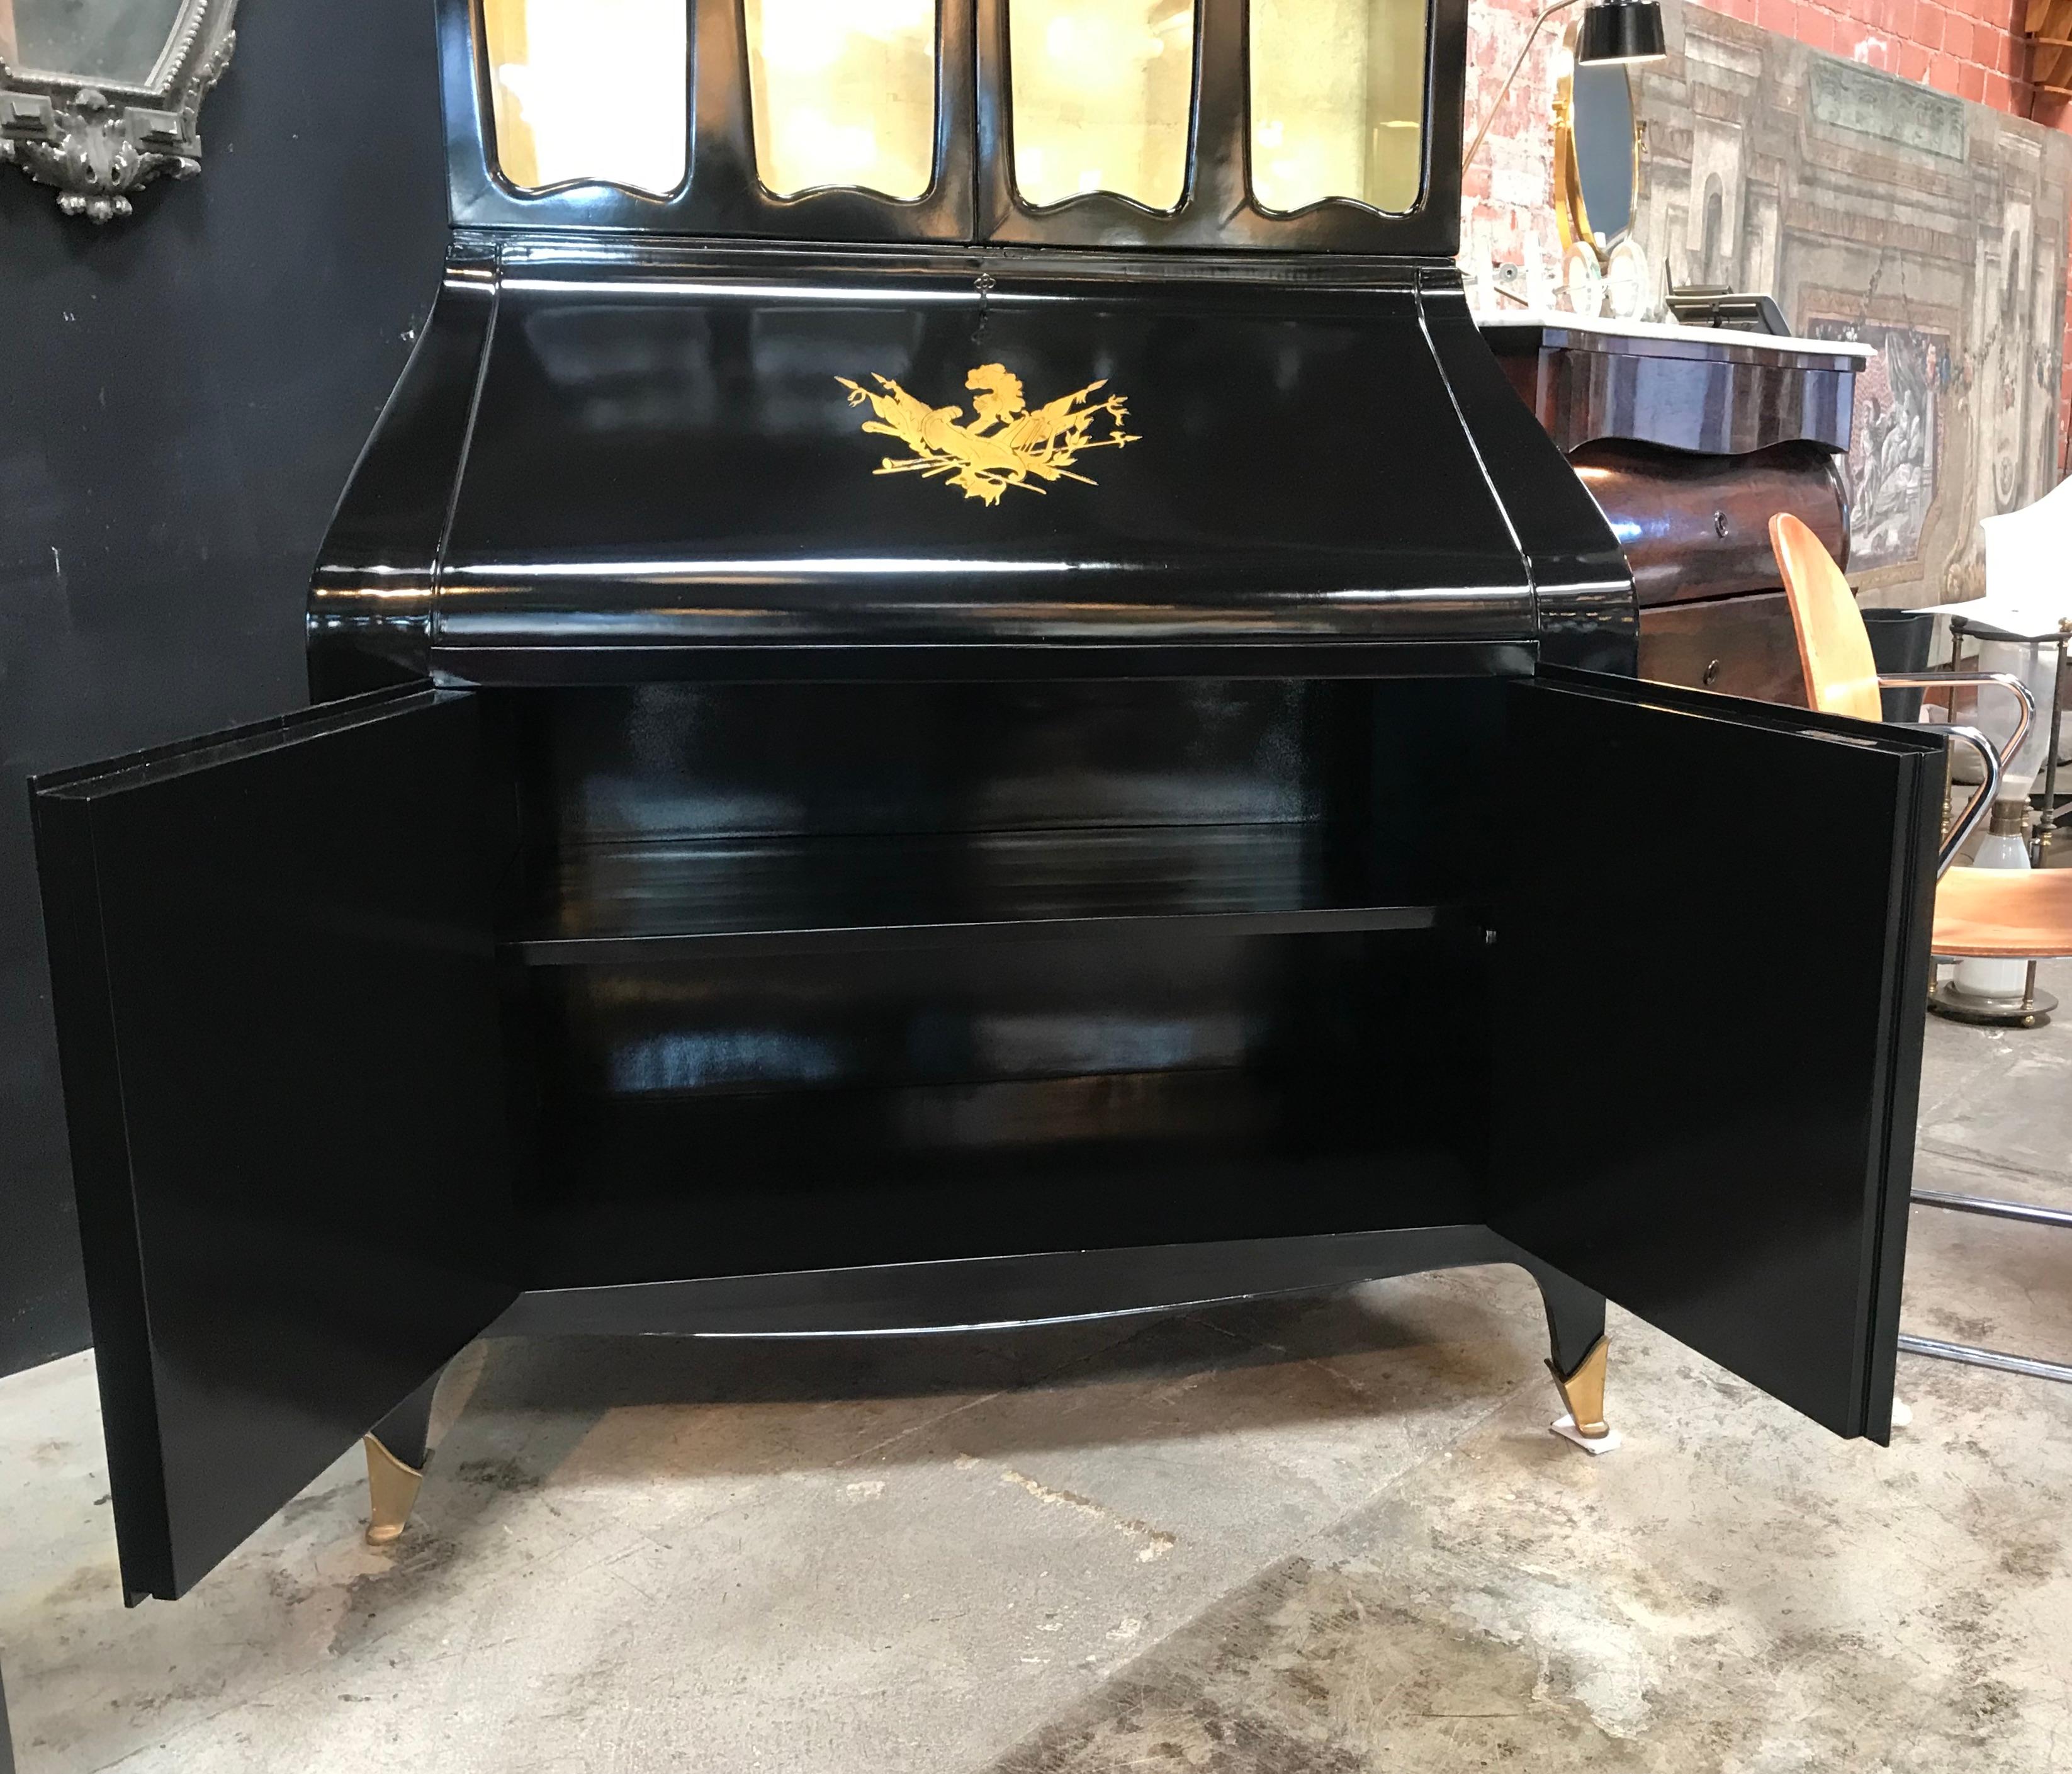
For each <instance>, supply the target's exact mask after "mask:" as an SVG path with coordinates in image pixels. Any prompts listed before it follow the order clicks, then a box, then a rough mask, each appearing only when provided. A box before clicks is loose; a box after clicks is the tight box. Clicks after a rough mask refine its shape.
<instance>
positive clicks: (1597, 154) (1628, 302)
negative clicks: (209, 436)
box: [1554, 62, 1648, 320]
mask: <svg viewBox="0 0 2072 1774" xmlns="http://www.w3.org/2000/svg"><path fill="white" fill-rule="evenodd" d="M1640 150H1641V131H1640V125H1639V123H1638V120H1637V119H1636V117H1635V116H1634V95H1633V82H1632V80H1631V78H1630V76H1629V74H1628V72H1627V70H1626V67H1625V65H1624V64H1622V63H1617V62H1613V63H1591V62H1581V63H1578V64H1576V66H1575V67H1574V68H1573V69H1572V71H1571V72H1569V74H1568V76H1567V77H1566V78H1565V79H1564V80H1562V81H1561V83H1560V88H1559V89H1558V90H1557V92H1556V97H1555V107H1554V209H1555V218H1556V223H1557V224H1558V225H1559V226H1560V231H1561V245H1562V249H1563V257H1562V266H1561V270H1562V286H1563V288H1564V290H1566V291H1567V293H1568V305H1569V307H1571V308H1572V309H1573V310H1575V311H1577V313H1579V314H1590V315H1599V314H1605V313H1609V315H1611V316H1612V317H1613V318H1614V319H1621V320H1630V319H1634V318H1635V317H1636V316H1637V315H1638V314H1639V313H1640V311H1641V310H1642V308H1643V307H1646V303H1647V297H1648V290H1647V287H1646V284H1647V263H1646V258H1645V257H1644V255H1643V254H1642V252H1641V250H1640V248H1639V245H1638V243H1637V242H1635V241H1633V240H1632V239H1631V238H1630V234H1631V231H1632V228H1633V204H1634V191H1635V190H1636V188H1637V187H1638V184H1639V181H1640Z"/></svg>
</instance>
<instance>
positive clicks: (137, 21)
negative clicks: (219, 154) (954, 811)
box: [0, 0, 180, 86]
mask: <svg viewBox="0 0 2072 1774" xmlns="http://www.w3.org/2000/svg"><path fill="white" fill-rule="evenodd" d="M179 13H180V0H13V5H12V7H11V9H10V6H9V4H8V0H0V60H4V61H5V62H6V63H7V64H8V65H9V66H10V67H12V68H23V69H31V70H33V71H34V72H37V73H39V74H70V75H72V76H76V78H78V79H80V80H106V81H107V82H108V83H109V84H110V85H115V86H143V85H146V84H149V83H150V78H151V71H152V70H153V69H154V68H156V67H157V66H158V56H159V54H160V52H161V51H163V49H164V48H165V47H166V39H167V38H168V37H170V36H171V35H172V31H173V23H174V21H175V19H178V18H179Z"/></svg>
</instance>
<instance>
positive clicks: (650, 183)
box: [483, 0, 691, 196]
mask: <svg viewBox="0 0 2072 1774" xmlns="http://www.w3.org/2000/svg"><path fill="white" fill-rule="evenodd" d="M690 3H691V0H483V35H484V37H485V38H486V39H487V47H488V50H489V75H490V96H491V100H492V101H493V102H494V104H495V121H496V160H497V164H498V166H499V167H500V168H501V169H502V171H503V173H504V177H505V178H506V179H509V180H510V181H511V183H512V184H514V185H516V186H518V187H520V189H522V190H528V191H537V190H540V189H541V188H543V187H546V186H549V185H559V184H565V183H567V182H568V181H569V180H570V179H589V180H596V181H599V182H602V183H607V184H614V185H626V186H629V187H631V188H632V189H634V190H635V191H653V192H655V193H656V195H657V196H661V195H663V194H664V193H667V192H668V191H674V190H675V189H676V187H677V186H679V185H680V184H681V183H683V182H684V171H685V154H686V153H687V151H688V150H687V148H686V142H688V140H689V134H690V128H689V119H690V51H689V26H690Z"/></svg>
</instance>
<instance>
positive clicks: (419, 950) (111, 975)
mask: <svg viewBox="0 0 2072 1774" xmlns="http://www.w3.org/2000/svg"><path fill="white" fill-rule="evenodd" d="M484 754H485V747H484V743H483V722H482V718H481V711H480V710H479V708H478V707H477V706H476V705H475V702H474V700H473V699H472V698H470V697H467V696H466V695H459V694H450V693H444V692H438V691H433V690H429V689H413V690H409V691H407V692H405V693H401V694H397V693H382V694H378V695H376V696H372V697H361V698H355V699H353V700H352V701H350V702H340V703H331V704H328V705H326V706H322V707H319V708H316V709H312V710H308V711H306V713H303V714H298V715H295V716H293V717H290V718H287V719H285V720H281V721H276V722H269V723H266V724H265V725H262V726H253V727H248V728H242V729H240V730H238V731H234V732H230V733H225V734H221V735H216V737H214V738H212V739H203V740H199V741H196V742H194V743H191V744H187V745H182V746H176V747H167V748H166V749H164V750H162V751H154V752H148V753H143V754H140V755H138V756H136V757H133V758H126V759H119V760H117V761H116V762H113V763H111V764H102V765H97V766H90V767H88V768H84V769H81V770H74V771H68V772H64V773H63V774H62V775H58V776H46V777H43V778H41V779H39V780H38V781H36V782H35V783H34V784H32V785H31V792H32V796H33V801H34V810H35V826H36V847H37V855H38V860H39V866H40V868H41V871H42V876H43V916H44V922H45V925H46V928H47V936H48V940H49V944H50V955H51V995H52V1001H53V1003H54V1005H55V1007H56V1018H57V1027H58V1043H59V1050H60V1060H61V1062H62V1066H63V1072H64V1092H65V1107H66V1112H67V1116H68V1121H69V1122H70V1126H71V1135H72V1171H73V1186H74V1188H75V1191H76V1193H77V1196H78V1198H79V1209H80V1237H81V1242H82V1244H83V1246H84V1253H85V1257H86V1266H87V1287H88V1299H89V1302H90V1304H91V1306H92V1308H93V1332H94V1349H95V1360H96V1361H97V1364H98V1368H99V1372H100V1383H101V1410H102V1415H103V1419H104V1423H105V1430H106V1434H107V1439H108V1451H109V1467H110V1471H111V1477H112V1480H113V1482H112V1484H111V1490H112V1492H113V1500H114V1508H115V1525H116V1533H117V1541H118V1544H119V1546H120V1549H121V1559H122V1581H123V1587H124V1589H125V1591H126V1592H127V1594H128V1595H129V1599H130V1600H131V1601H132V1602H133V1603H134V1602H135V1601H138V1600H140V1599H142V1597H143V1596H144V1595H161V1596H166V1597H168V1598H170V1597H173V1596H176V1595H180V1594H182V1593H183V1592H184V1591H186V1590H187V1589H188V1588H190V1587H191V1586H192V1585H193V1584H194V1583H195V1582H196V1581H197V1580H198V1579H199V1578H201V1577H202V1576H203V1575H204V1574H206V1573H207V1572H208V1570H210V1569H211V1568H212V1566H215V1565H216V1563H218V1562H220V1560H221V1559H222V1558H224V1556H225V1555H226V1554H228V1553H229V1552H230V1551H231V1550H232V1549H234V1548H235V1547H236V1546H237V1545H238V1544H239V1542H240V1541H242V1540H244V1539H245V1537H246V1536H247V1535H248V1534H249V1533H252V1532H253V1529H256V1528H257V1527H258V1526H259V1525H261V1523H262V1522H264V1521H265V1520H266V1518H267V1517H269V1516H270V1515H272V1514H273V1512H274V1511H275V1510H277V1509H279V1508H280V1507H281V1505H282V1504H284V1503H286V1501H287V1500H289V1499H290V1497H292V1496H294V1494H295V1493H296V1492H298V1491H299V1490H300V1489H301V1488H302V1487H303V1486H304V1485H305V1484H308V1483H309V1481H310V1480H311V1479H312V1478H314V1477H315V1476H316V1475H317V1474H318V1473H319V1472H320V1471H323V1468H324V1467H325V1466H327V1464H329V1463H331V1461H332V1460H333V1459H336V1458H337V1457H338V1455H339V1454H340V1453H342V1452H343V1451H345V1450H346V1449H347V1448H348V1447H351V1446H352V1443H353V1442H354V1440H355V1439H356V1438H357V1437H358V1436H360V1434H362V1433H363V1432H364V1431H365V1430H368V1429H369V1428H370V1427H372V1425H373V1424H374V1423H375V1422H376V1421H378V1420H379V1419H380V1418H381V1417H382V1416H384V1414H386V1413H387V1412H388V1411H389V1410H390V1409H391V1408H392V1407H393V1406H395V1405H397V1403H399V1402H401V1401H402V1400H403V1399H404V1398H405V1397H407V1396H408V1395H409V1393H411V1392H412V1391H413V1390H414V1389H416V1388H417V1386H419V1385H421V1384H422V1383H423V1381H425V1380H426V1378H427V1377H429V1376H430V1375H431V1374H432V1373H434V1372H436V1371H437V1369H438V1367H439V1365H440V1364H441V1363H442V1362H444V1361H445V1360H447V1359H448V1358H449V1357H450V1356H452V1355H453V1354H454V1352H456V1351H457V1350H458V1349H459V1348H461V1347H462V1346H463V1344H466V1343H467V1341H468V1340H469V1339H470V1338H471V1337H472V1336H475V1334H476V1333H477V1332H479V1331H480V1330H481V1329H482V1328H483V1327H484V1326H486V1325H487V1323H489V1321H490V1320H491V1319H492V1318H494V1317H495V1315H496V1314H497V1313H498V1312H499V1311H501V1310H502V1309H503V1307H504V1306H505V1305H506V1304H508V1303H509V1302H510V1301H511V1300H512V1299H513V1298H514V1297H515V1295H516V1288H515V1287H514V1286H512V1283H511V1282H510V1281H509V1279H508V1264H507V1262H506V1261H505V1257H504V1244H505V1240H506V1236H507V1232H508V1220H509V1216H510V1201H511V1178H510V1159H509V1142H508V1134H507V1131H506V1128H505V1123H504V1085H503V1076H502V1074H503V1065H502V1059H501V1053H500V1036H499V1024H498V1017H497V1005H496V995H495V981H494V976H493V973H492V967H493V949H492V946H491V928H490V906H491V878H490V866H489V865H490V860H491V859H490V856H489V854H488V849H489V846H488V844H487V826H486V812H487V809H489V808H491V806H493V805H495V801H493V799H492V798H491V793H490V789H491V784H489V783H488V782H487V780H485V778H486V759H485V755H484Z"/></svg>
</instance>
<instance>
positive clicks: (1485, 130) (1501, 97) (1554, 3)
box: [1461, 0, 1580, 171]
mask: <svg viewBox="0 0 2072 1774" xmlns="http://www.w3.org/2000/svg"><path fill="white" fill-rule="evenodd" d="M1578 4H1580V0H1551V3H1550V4H1549V5H1547V6H1542V7H1541V8H1540V10H1539V12H1538V13H1537V14H1535V16H1534V18H1533V20H1532V28H1531V30H1530V31H1527V32H1526V34H1525V43H1524V46H1523V47H1522V48H1521V49H1520V50H1519V52H1518V60H1516V61H1515V62H1513V63H1512V64H1511V72H1509V73H1508V74H1507V75H1505V76H1504V77H1503V85H1502V86H1500V87H1498V88H1497V95H1496V102H1495V103H1494V105H1490V108H1489V110H1488V113H1486V115H1485V116H1484V117H1483V118H1482V127H1481V128H1480V129H1479V130H1476V131H1475V138H1474V141H1472V142H1470V143H1469V144H1468V151H1467V152H1466V154H1462V155H1461V170H1462V171H1466V169H1467V167H1468V166H1469V165H1470V163H1472V162H1473V160H1474V158H1475V154H1476V153H1477V151H1478V150H1479V149H1480V148H1481V147H1482V141H1483V138H1485V137H1486V136H1487V135H1488V134H1489V133H1490V125H1491V124H1492V123H1494V122H1495V121H1496V114H1497V113H1498V112H1499V111H1501V110H1502V109H1503V101H1505V100H1506V99H1507V98H1509V97H1511V87H1512V85H1513V84H1514V83H1515V81H1516V80H1517V79H1518V72H1519V69H1520V68H1523V67H1524V66H1525V58H1526V57H1527V56H1530V55H1531V53H1532V46H1533V45H1534V44H1535V43H1538V42H1539V41H1540V27H1541V26H1542V25H1544V24H1545V23H1547V21H1548V19H1551V18H1552V17H1553V16H1554V14H1556V13H1557V12H1561V11H1564V10H1567V9H1568V7H1570V6H1576V5H1578Z"/></svg>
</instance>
